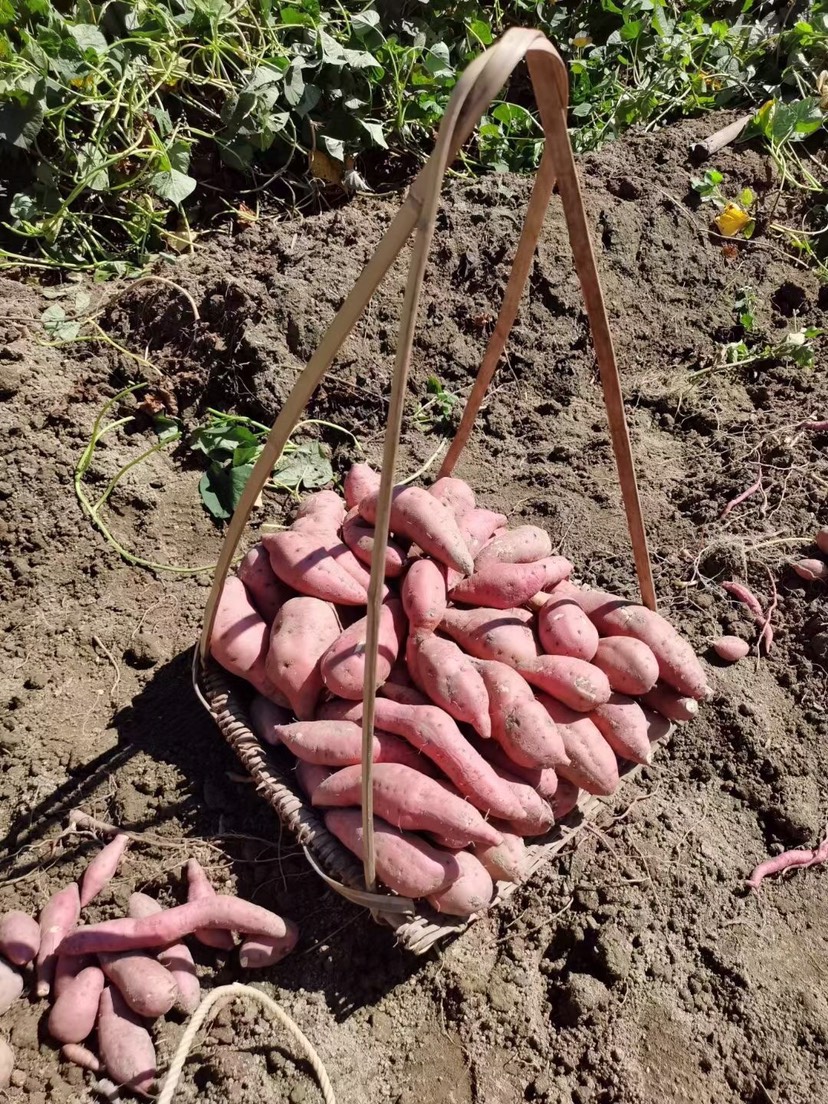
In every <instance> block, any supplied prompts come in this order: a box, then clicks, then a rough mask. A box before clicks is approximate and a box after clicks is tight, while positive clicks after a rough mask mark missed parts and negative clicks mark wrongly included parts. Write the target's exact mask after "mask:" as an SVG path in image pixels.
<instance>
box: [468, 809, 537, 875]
mask: <svg viewBox="0 0 828 1104" xmlns="http://www.w3.org/2000/svg"><path fill="white" fill-rule="evenodd" d="M495 827H496V828H497V830H498V831H499V832H500V833H501V836H502V839H501V841H500V843H498V844H489V845H488V846H481V845H475V848H474V853H475V855H476V856H477V858H478V859H479V860H480V862H481V863H482V864H483V866H484V867H485V868H486V870H488V872H489V874H490V875H491V877H492V878H493V879H494V880H495V881H498V882H514V883H515V884H516V885H519V884H520V883H521V882H522V881H524V880H525V879H526V877H527V875H528V873H529V856H528V854H527V853H526V844H525V843H524V842H523V838H522V837H521V836H518V835H515V833H514V832H510V831H509V830H508V825H505V824H504V825H501V824H500V823H499V822H497V821H496V822H495Z"/></svg>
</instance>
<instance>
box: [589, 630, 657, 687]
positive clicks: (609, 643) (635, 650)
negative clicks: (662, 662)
mask: <svg viewBox="0 0 828 1104" xmlns="http://www.w3.org/2000/svg"><path fill="white" fill-rule="evenodd" d="M592 662H593V663H594V664H595V666H596V667H598V668H600V670H602V671H603V672H604V674H605V675H606V676H607V678H608V679H609V684H610V686H611V687H612V689H613V690H614V691H616V693H618V694H628V695H630V696H632V697H637V695H639V694H646V693H647V691H648V690H652V688H653V687H654V686H655V684H656V682H657V681H658V660H657V659H656V657H655V655H654V654H653V652H652V651H651V649H650V648H649V647H648V646H647V645H646V644H645V643H644V642H643V640H638V639H636V637H634V636H605V637H604V638H603V640H601V641H599V643H598V649H597V651H596V652H595V655H594V656H593V658H592Z"/></svg>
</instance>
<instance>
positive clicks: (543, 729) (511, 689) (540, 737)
mask: <svg viewBox="0 0 828 1104" xmlns="http://www.w3.org/2000/svg"><path fill="white" fill-rule="evenodd" d="M477 668H478V670H479V671H480V674H481V677H482V679H483V683H484V685H485V687H486V691H487V693H488V697H489V716H490V718H491V723H492V736H493V737H494V739H495V740H496V741H497V742H498V744H500V746H501V747H502V748H503V749H504V751H505V752H506V754H507V755H508V756H509V758H510V759H512V760H514V762H515V763H518V764H520V765H521V766H524V767H538V768H544V767H555V766H557V765H558V764H559V763H566V762H568V759H567V755H566V751H565V750H564V746H563V741H562V740H561V737H560V735H559V733H558V730H557V728H556V727H555V724H554V722H553V721H552V719H551V718H550V716H549V714H548V713H547V712H546V710H545V709H544V708H543V706H542V705H539V704H538V702H537V701H535V695H534V694H533V693H532V690H531V688H530V686H529V684H528V683H527V682H526V680H525V679H524V678H523V676H522V675H520V674H519V673H518V672H517V671H515V670H514V669H513V668H512V667H509V666H508V665H507V664H505V663H498V662H496V661H493V660H488V661H483V660H478V661H477Z"/></svg>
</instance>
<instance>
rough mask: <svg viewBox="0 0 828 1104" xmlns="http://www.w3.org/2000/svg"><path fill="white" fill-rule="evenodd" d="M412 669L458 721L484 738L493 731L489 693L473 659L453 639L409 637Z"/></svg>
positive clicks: (419, 683) (423, 687) (423, 634)
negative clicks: (468, 725) (469, 726)
mask: <svg viewBox="0 0 828 1104" xmlns="http://www.w3.org/2000/svg"><path fill="white" fill-rule="evenodd" d="M408 644H409V650H407V651H406V658H407V659H408V669H409V672H410V673H411V677H412V678H413V679H414V681H415V683H416V684H417V686H418V687H419V688H420V689H421V690H422V691H423V693H424V694H427V695H428V696H429V697H430V698H431V700H432V701H433V702H434V704H435V705H438V706H439V707H440V708H441V709H444V710H445V711H446V713H448V714H449V716H451V717H454V719H455V720H456V721H463V722H465V723H466V724H470V725H471V726H472V727H473V728H474V729H475V731H476V732H479V733H480V735H481V736H482V737H483V738H484V739H488V738H489V737H490V736H491V734H492V722H491V719H490V718H489V695H488V694H487V693H486V685H485V683H484V682H483V679H482V677H481V675H480V673H479V672H478V671H477V669H476V668H475V666H474V664H473V662H472V661H471V660H470V659H469V657H468V656H467V655H466V654H465V652H463V651H462V650H461V649H460V648H459V647H458V646H457V645H456V644H455V643H454V641H453V640H446V639H445V638H444V637H440V636H436V635H435V634H434V633H431V632H418V633H415V634H413V635H412V636H410V637H409V638H408Z"/></svg>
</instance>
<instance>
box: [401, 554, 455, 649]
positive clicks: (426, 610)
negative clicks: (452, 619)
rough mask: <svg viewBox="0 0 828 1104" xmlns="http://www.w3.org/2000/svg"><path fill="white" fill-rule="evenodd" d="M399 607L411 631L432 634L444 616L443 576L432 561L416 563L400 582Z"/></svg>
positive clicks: (445, 601) (418, 561)
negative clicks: (402, 610)
mask: <svg viewBox="0 0 828 1104" xmlns="http://www.w3.org/2000/svg"><path fill="white" fill-rule="evenodd" d="M401 595H402V603H403V609H404V610H405V615H406V617H407V618H408V622H409V628H410V631H411V632H412V633H413V632H434V630H435V629H436V628H437V626H438V625H439V624H440V622H441V621H442V620H443V617H444V616H445V612H446V604H447V596H446V576H445V569H443V568H440V567H439V566H438V565H437V564H436V563H435V562H434V560H429V559H421V560H416V561H415V562H414V563H413V564H412V565H411V567H410V568H409V569H408V572H407V574H406V576H405V579H404V580H403V584H402V590H401Z"/></svg>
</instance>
